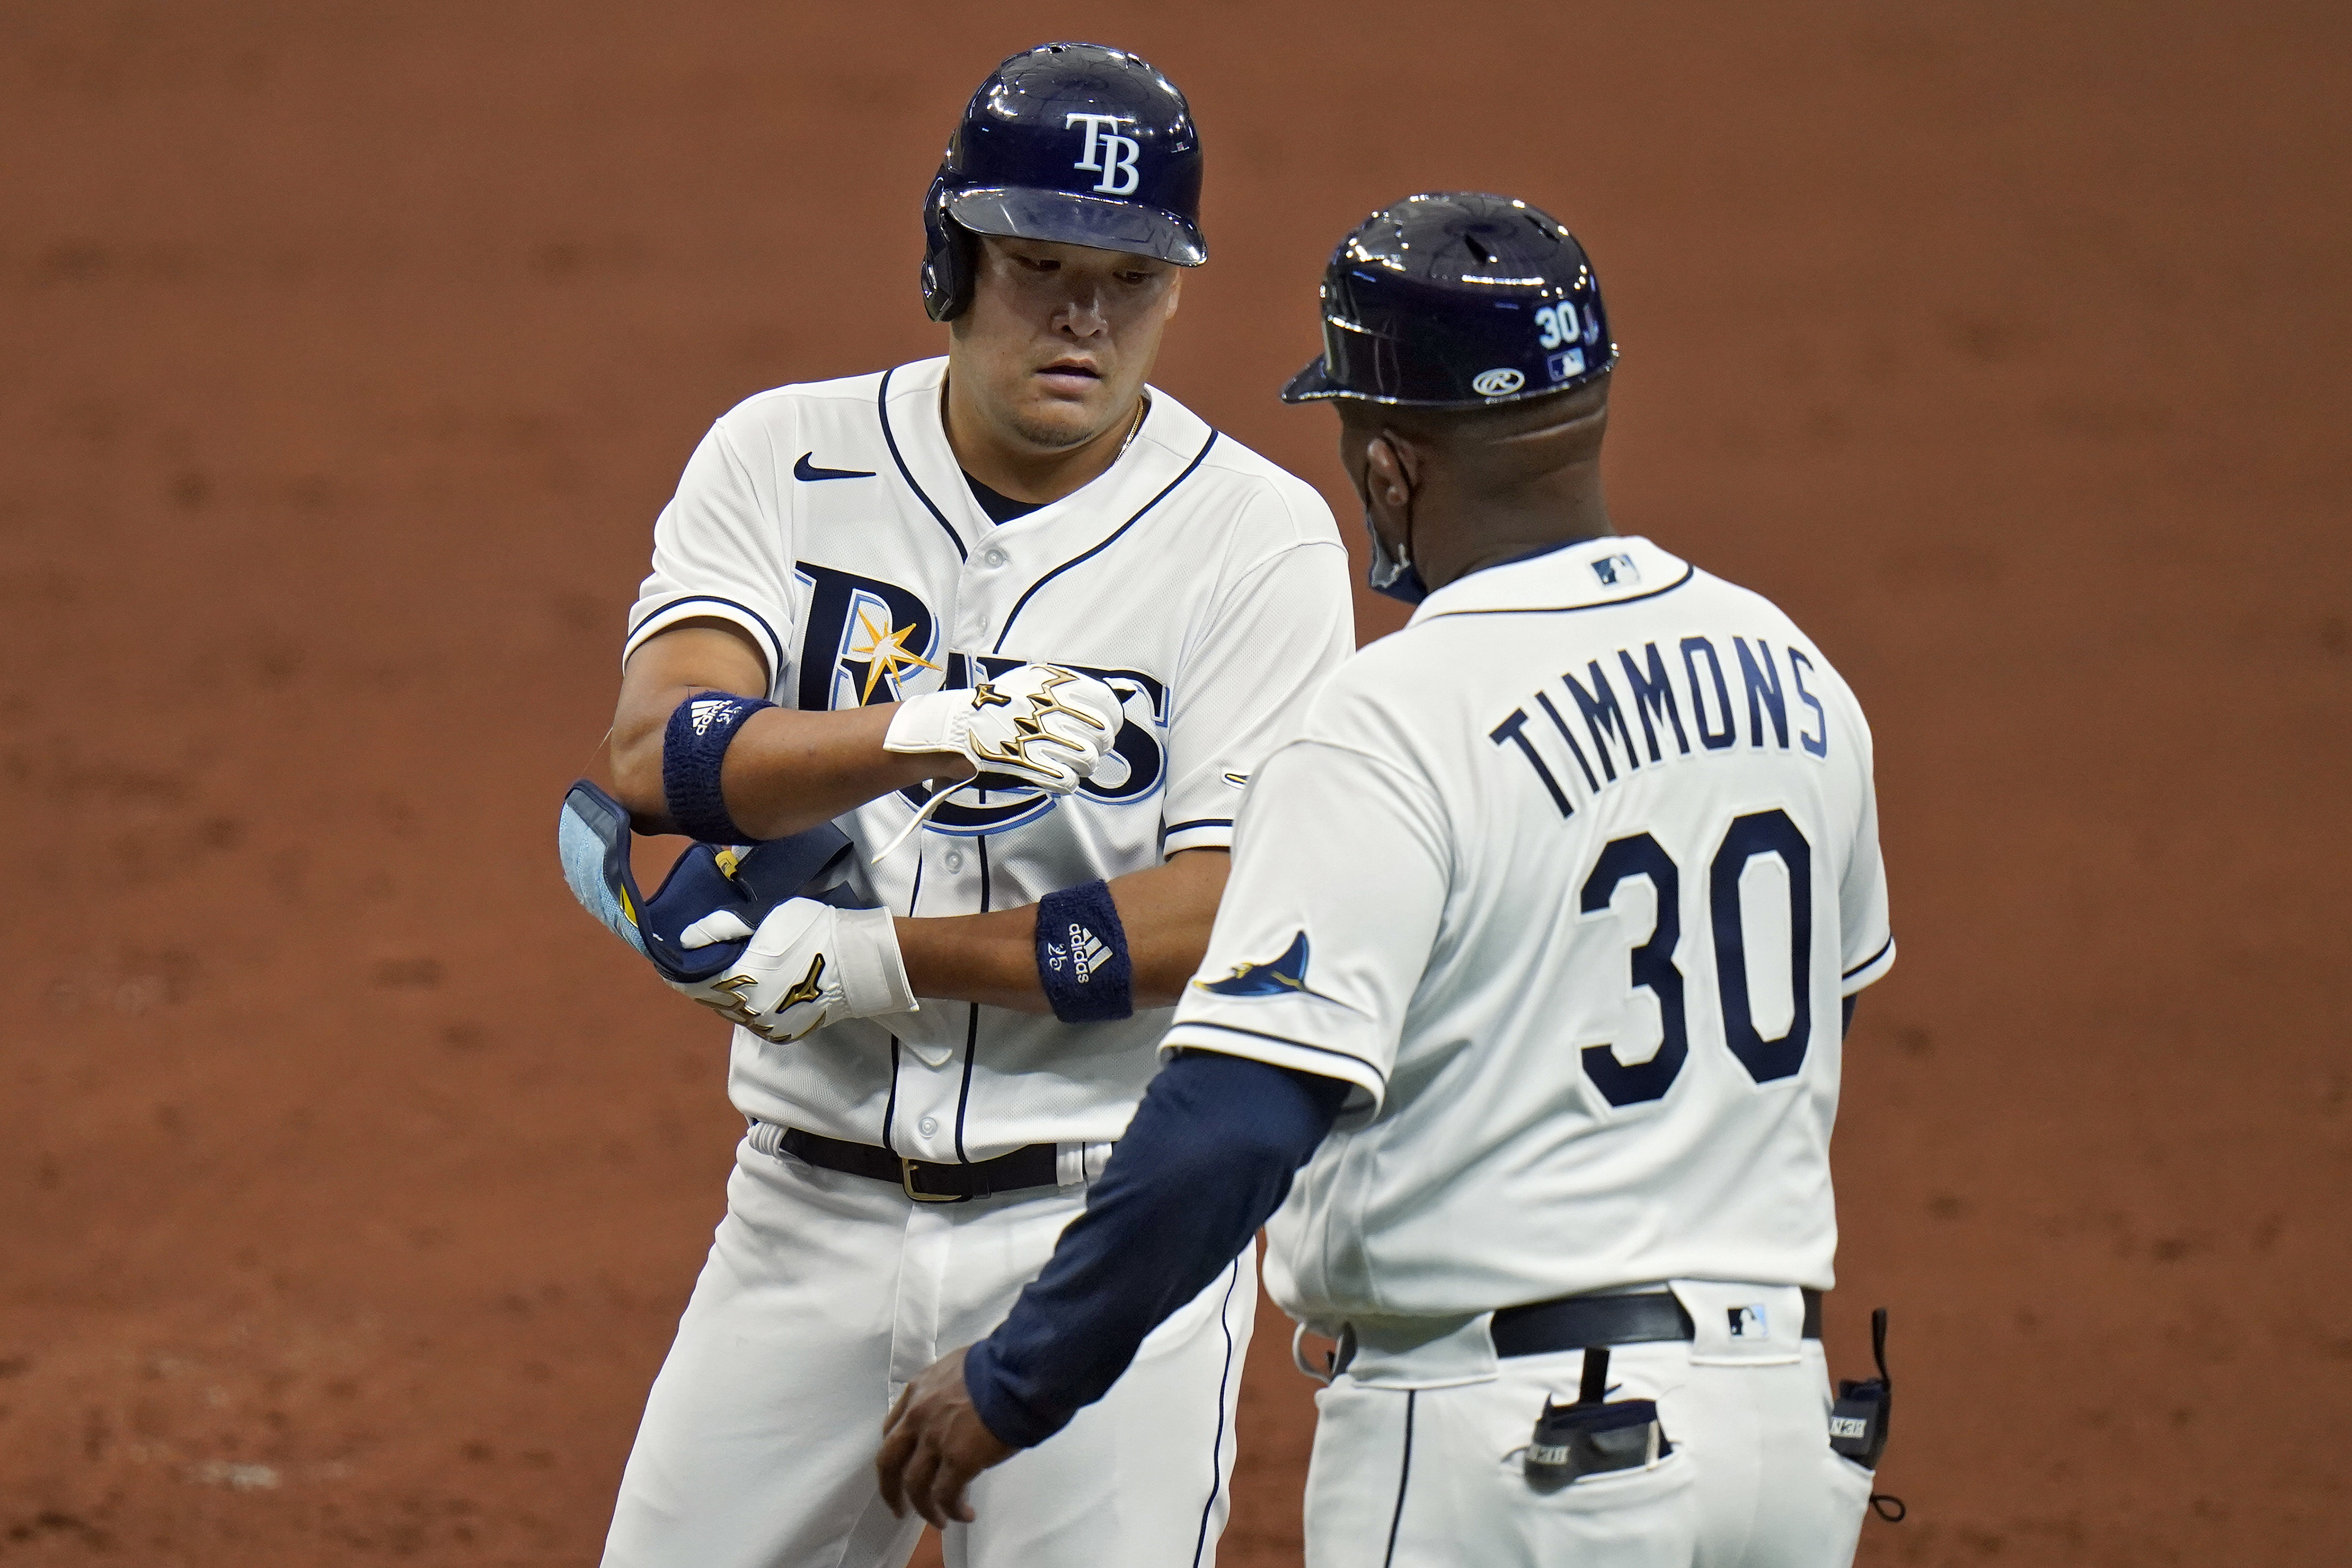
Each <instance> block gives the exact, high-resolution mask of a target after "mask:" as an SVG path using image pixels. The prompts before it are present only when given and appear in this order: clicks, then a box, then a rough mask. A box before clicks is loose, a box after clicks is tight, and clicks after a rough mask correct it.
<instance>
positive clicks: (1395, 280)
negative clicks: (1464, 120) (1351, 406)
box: [1282, 191, 1617, 408]
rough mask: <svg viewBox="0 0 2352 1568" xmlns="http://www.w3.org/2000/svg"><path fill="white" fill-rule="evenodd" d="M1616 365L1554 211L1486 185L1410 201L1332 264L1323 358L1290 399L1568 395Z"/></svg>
mask: <svg viewBox="0 0 2352 1568" xmlns="http://www.w3.org/2000/svg"><path fill="white" fill-rule="evenodd" d="M1616 363H1617V345H1616V344H1615V343H1614V342H1611V341H1610V337H1609V318H1608V316H1607V314H1606V313H1605V312H1603V310H1601V283H1600V280H1599V279H1596V278H1594V277H1593V275H1592V266H1591V262H1589V261H1588V260H1586V258H1585V255H1584V247H1582V246H1580V245H1579V244H1577V242H1576V237H1575V236H1574V235H1572V234H1570V233H1569V232H1568V228H1567V226H1566V225H1564V224H1562V223H1561V222H1560V221H1559V219H1558V218H1555V217H1553V216H1551V215H1550V214H1549V213H1546V212H1542V211H1540V210H1538V209H1537V208H1535V207H1531V206H1529V205H1528V204H1527V203H1525V202H1522V201H1514V200H1512V199H1511V198H1509V197H1507V196H1490V195H1482V194H1481V193H1479V192H1476V191H1444V192H1438V193H1435V194H1432V195H1418V196H1407V197H1406V198H1405V199H1404V200H1402V201H1401V202H1398V203H1396V204H1395V205H1392V206H1390V207H1387V208H1384V209H1383V210H1381V211H1380V212H1376V213H1374V214H1373V215H1372V216H1370V217H1368V218H1366V219H1365V220H1364V221H1363V222H1362V223H1360V224H1359V225H1357V226H1356V228H1355V230H1354V232H1353V233H1351V234H1349V236H1348V237H1347V238H1345V239H1343V240H1341V241H1340V242H1339V249H1337V250H1335V251H1333V252H1332V253H1331V261H1330V264H1329V266H1328V267H1327V268H1325V269H1324V272H1323V353H1322V355H1321V357H1319V358H1318V359H1317V360H1316V361H1315V362H1314V363H1311V364H1309V365H1308V366H1307V368H1306V369H1305V370H1302V371H1300V372H1299V373H1298V374H1297V375H1295V376H1293V377H1291V379H1290V384H1289V385H1287V386H1286V387H1284V388H1283V389H1282V398H1283V401H1284V402H1286V403H1306V402H1309V401H1312V400H1314V399H1318V398H1326V397H1356V398H1362V399H1363V400H1365V401H1366V402H1370V403H1393V404H1409V405H1420V406H1423V407H1435V408H1475V407H1483V406H1485V405H1489V404H1496V403H1508V402H1512V401H1515V400H1517V399H1522V398H1528V397H1538V396H1541V395H1544V394H1545V393H1548V392H1564V391H1566V390H1567V389H1568V388H1570V387H1571V386H1580V385H1582V384H1584V383H1586V382H1588V381H1591V380H1592V379H1594V378H1595V377H1596V376H1600V375H1602V374H1606V373H1607V372H1608V371H1610V370H1611V369H1612V368H1614V366H1615V365H1616Z"/></svg>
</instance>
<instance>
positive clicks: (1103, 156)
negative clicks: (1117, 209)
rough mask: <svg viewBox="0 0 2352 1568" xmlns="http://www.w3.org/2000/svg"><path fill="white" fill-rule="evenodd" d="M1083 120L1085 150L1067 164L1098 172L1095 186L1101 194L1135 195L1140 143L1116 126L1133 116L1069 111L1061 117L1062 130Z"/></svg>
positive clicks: (1131, 119) (1126, 122)
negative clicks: (1069, 112) (1076, 158)
mask: <svg viewBox="0 0 2352 1568" xmlns="http://www.w3.org/2000/svg"><path fill="white" fill-rule="evenodd" d="M1080 123H1083V124H1084V125H1085V126H1086V128H1087V145H1086V150H1085V151H1084V152H1082V153H1079V154H1078V161H1077V162H1076V163H1073V164H1071V165H1070V167H1072V168H1074V169H1084V170H1085V171H1086V172H1087V174H1100V175H1101V176H1102V178H1101V179H1099V180H1097V181H1096V182H1095V189H1096V190H1097V191H1100V192H1102V193H1103V194H1104V195H1110V196H1125V195H1134V194H1135V187H1136V185H1137V184H1139V182H1140V181H1141V180H1142V178H1143V176H1142V174H1140V173H1139V172H1138V171H1137V169H1136V166H1135V156H1136V154H1137V153H1139V152H1141V151H1142V147H1143V144H1142V143H1141V142H1138V141H1137V140H1136V139H1135V138H1134V137H1132V136H1121V135H1120V134H1118V127H1119V126H1121V125H1131V124H1133V123H1134V117H1133V116H1131V115H1126V114H1070V115H1066V116H1064V117H1063V120H1062V126H1063V129H1065V130H1067V129H1068V128H1069V127H1071V126H1073V125H1077V124H1080Z"/></svg>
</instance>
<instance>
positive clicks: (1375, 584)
mask: <svg viewBox="0 0 2352 1568" xmlns="http://www.w3.org/2000/svg"><path fill="white" fill-rule="evenodd" d="M1364 531H1365V532H1366V533H1369V534H1370V535H1371V537H1372V569H1371V571H1370V574H1368V581H1370V584H1371V587H1372V592H1373V593H1375V594H1381V595H1386V596H1387V597H1389V598H1391V599H1394V600H1396V601H1397V602H1398V603H1400V604H1405V605H1418V604H1420V603H1421V602H1422V601H1423V599H1426V598H1428V597H1429V584H1426V583H1424V582H1423V581H1422V580H1421V568H1420V567H1418V566H1415V565H1414V564H1413V563H1412V562H1410V561H1403V560H1400V559H1398V558H1397V557H1396V556H1393V555H1391V554H1390V553H1389V547H1388V546H1387V545H1385V544H1383V543H1381V531H1380V530H1379V529H1377V528H1374V527H1373V526H1372V514H1371V513H1370V512H1369V511H1368V512H1366V513H1365V514H1364Z"/></svg>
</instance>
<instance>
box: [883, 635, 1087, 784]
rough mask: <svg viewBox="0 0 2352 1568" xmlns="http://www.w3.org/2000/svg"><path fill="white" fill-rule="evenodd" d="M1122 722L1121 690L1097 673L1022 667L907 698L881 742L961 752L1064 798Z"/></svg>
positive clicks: (901, 748) (981, 765)
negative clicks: (970, 685) (966, 687)
mask: <svg viewBox="0 0 2352 1568" xmlns="http://www.w3.org/2000/svg"><path fill="white" fill-rule="evenodd" d="M1124 722H1125V720H1124V718H1123V717H1122V716H1121V715H1120V712H1119V701H1118V693H1117V692H1115V691H1113V690H1112V689H1110V688H1109V687H1108V686H1106V685H1104V684H1103V683H1102V682H1101V681H1099V680H1097V679H1094V678H1093V677H1092V676H1087V675H1080V674H1078V673H1077V672H1076V670H1071V669H1064V668H1062V667H1061V666H1059V665H1055V664H1024V665H1022V666H1021V667H1020V668H1017V669H1010V670H1007V671H1005V672H1004V673H1003V675H1000V676H997V677H995V678H993V679H988V680H983V681H982V682H981V683H980V684H979V685H977V686H975V687H973V688H972V689H970V690H969V691H966V690H962V689H953V690H948V691H930V692H926V693H924V694H923V695H922V696H920V697H909V698H908V699H907V700H905V701H903V702H901V703H899V704H898V714H897V715H896V716H895V717H894V718H892V720H891V721H890V730H889V732H888V734H887V735H886V736H885V737H884V738H883V742H882V746H883V749H884V750H885V751H890V752H958V753H960V754H961V756H963V757H964V759H965V760H966V761H968V762H970V763H971V765H972V766H973V767H974V768H976V769H978V770H979V771H980V772H982V773H1003V774H1005V775H1007V776H1009V777H1012V778H1016V779H1019V780H1020V781H1021V782H1022V783H1024V784H1030V785H1032V786H1034V787H1035V788H1037V789H1042V790H1044V791H1045V792H1046V793H1047V794H1048V795H1067V794H1068V793H1069V792H1070V791H1072V790H1074V789H1076V788H1077V787H1078V785H1079V784H1080V783H1082V782H1083V781H1084V780H1085V779H1087V777H1088V776H1089V775H1090V774H1092V773H1094V771H1095V768H1096V767H1097V764H1099V763H1101V762H1102V759H1103V753H1104V752H1108V751H1109V750H1110V748H1111V744H1112V742H1115V741H1117V740H1118V731H1119V726H1120V725H1121V724H1122V723H1124Z"/></svg>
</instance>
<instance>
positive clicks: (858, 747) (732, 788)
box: [613, 686, 971, 838]
mask: <svg viewBox="0 0 2352 1568" xmlns="http://www.w3.org/2000/svg"><path fill="white" fill-rule="evenodd" d="M705 689H709V688H703V687H695V686H679V687H676V688H669V689H662V690H659V691H655V692H649V693H646V696H645V700H644V701H643V703H642V708H641V710H640V711H639V712H637V713H634V714H628V715H625V716H624V718H625V720H627V721H629V722H628V724H627V728H626V729H625V730H624V728H623V726H622V725H621V724H617V723H616V724H615V725H614V731H613V780H614V795H615V796H616V797H617V798H618V799H619V800H620V802H621V804H622V805H625V806H627V807H628V808H629V810H630V812H631V813H632V814H633V815H635V816H636V817H637V818H638V819H639V820H640V823H641V824H642V825H647V826H651V825H659V826H668V823H669V806H668V801H667V796H666V795H665V793H664V791H663V788H662V742H663V737H664V733H665V731H666V730H667V726H668V723H669V715H670V713H671V711H672V710H675V709H676V708H677V705H678V704H679V703H680V702H683V701H685V700H687V699H688V698H689V697H691V696H693V695H694V694H695V693H696V692H697V691H699V690H705ZM897 711H898V705H897V704H896V703H886V704H877V706H875V707H871V708H850V709H845V710H841V711H839V712H829V713H803V712H799V711H796V710H792V709H786V708H770V709H763V710H761V711H760V712H757V713H754V714H752V715H751V718H749V719H747V720H745V721H743V728H742V729H741V731H739V732H738V733H737V735H736V737H735V741H734V742H733V743H732V744H731V745H730V746H729V747H728V748H727V760H726V763H725V764H724V766H723V767H722V769H721V771H720V773H719V783H720V785H721V787H722V788H723V789H724V790H725V792H726V796H727V811H728V815H729V816H732V817H733V818H734V819H735V822H736V824H737V826H740V827H741V828H742V829H743V831H744V832H746V833H749V834H751V835H752V836H753V837H757V838H782V837H784V836H785V835H787V834H793V833H798V832H801V831H802V830H803V829H805V828H810V827H814V826H816V825H817V824H818V823H821V822H829V821H831V820H832V819H833V818H835V817H836V816H840V815H841V814H842V813H844V812H845V811H850V810H854V809H855V808H856V807H857V806H860V805H865V804H866V802H867V801H869V800H874V799H876V798H877V797H879V796H882V795H888V794H889V793H890V792H891V791H893V790H898V789H905V788H907V787H908V786H909V785H913V784H920V783H922V781H923V780H925V779H927V778H963V777H966V776H968V775H969V774H970V773H971V764H970V763H967V762H965V761H964V760H963V759H962V758H961V757H960V756H957V755H955V754H953V753H952V752H919V753H912V754H909V753H904V752H886V751H884V750H883V749H882V739H883V736H884V735H885V734H886V733H887V731H888V730H889V728H890V719H891V716H892V715H893V714H895V713H896V712H897Z"/></svg>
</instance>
